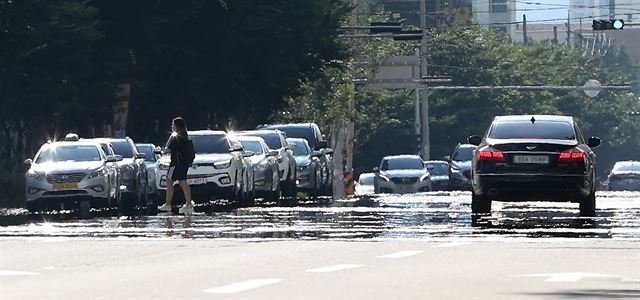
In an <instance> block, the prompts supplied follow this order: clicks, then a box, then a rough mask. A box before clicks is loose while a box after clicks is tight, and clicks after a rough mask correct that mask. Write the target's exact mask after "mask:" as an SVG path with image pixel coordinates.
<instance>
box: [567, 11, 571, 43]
mask: <svg viewBox="0 0 640 300" xmlns="http://www.w3.org/2000/svg"><path fill="white" fill-rule="evenodd" d="M567 47H571V13H570V12H567Z"/></svg>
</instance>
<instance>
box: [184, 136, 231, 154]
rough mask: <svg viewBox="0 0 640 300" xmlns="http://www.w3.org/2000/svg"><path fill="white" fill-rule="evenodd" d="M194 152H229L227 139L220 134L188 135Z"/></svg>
mask: <svg viewBox="0 0 640 300" xmlns="http://www.w3.org/2000/svg"><path fill="white" fill-rule="evenodd" d="M189 139H190V140H191V141H192V142H193V148H194V150H195V151H196V153H229V141H228V140H227V137H226V136H225V135H222V134H217V135H213V134H206V135H190V136H189Z"/></svg>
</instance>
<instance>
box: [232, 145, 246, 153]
mask: <svg viewBox="0 0 640 300" xmlns="http://www.w3.org/2000/svg"><path fill="white" fill-rule="evenodd" d="M243 150H244V149H242V146H238V145H233V146H231V148H229V152H238V151H243Z"/></svg>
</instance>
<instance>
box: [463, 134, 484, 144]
mask: <svg viewBox="0 0 640 300" xmlns="http://www.w3.org/2000/svg"><path fill="white" fill-rule="evenodd" d="M467 141H468V142H469V144H471V145H476V146H478V145H480V143H482V137H480V136H478V135H472V136H470V137H469V138H468V139H467Z"/></svg>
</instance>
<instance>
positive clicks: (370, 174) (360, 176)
mask: <svg viewBox="0 0 640 300" xmlns="http://www.w3.org/2000/svg"><path fill="white" fill-rule="evenodd" d="M374 176H376V174H374V173H360V175H359V176H358V178H363V177H374Z"/></svg>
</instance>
